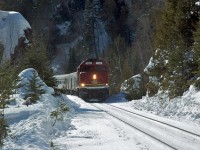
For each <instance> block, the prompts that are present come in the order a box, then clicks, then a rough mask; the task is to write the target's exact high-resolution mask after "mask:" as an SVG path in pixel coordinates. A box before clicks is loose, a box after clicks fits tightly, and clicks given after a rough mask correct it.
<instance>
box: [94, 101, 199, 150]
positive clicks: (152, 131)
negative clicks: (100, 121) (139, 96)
mask: <svg viewBox="0 0 200 150" xmlns="http://www.w3.org/2000/svg"><path fill="white" fill-rule="evenodd" d="M91 105H92V106H94V107H96V108H97V109H100V110H102V111H104V112H105V113H107V114H109V115H111V116H112V117H114V118H116V119H118V120H120V121H121V122H123V123H125V124H127V125H129V126H131V127H132V128H134V129H136V130H139V131H140V132H142V133H144V134H146V135H148V136H149V137H151V138H153V139H155V140H157V141H159V142H160V143H162V144H164V145H165V146H167V147H168V148H169V149H176V150H179V149H180V150H183V149H182V148H183V147H184V148H185V150H199V149H200V128H197V127H194V128H193V129H189V128H188V127H187V126H186V127H184V126H182V125H180V124H179V123H178V122H177V124H176V125H173V123H174V122H176V121H173V122H170V120H167V121H166V120H165V119H159V120H158V119H155V118H153V115H150V116H147V115H145V114H141V113H138V112H137V111H132V110H125V109H124V108H121V107H117V106H113V105H109V104H98V103H93V104H91ZM195 128H196V130H195Z"/></svg>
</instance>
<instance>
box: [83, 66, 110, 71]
mask: <svg viewBox="0 0 200 150" xmlns="http://www.w3.org/2000/svg"><path fill="white" fill-rule="evenodd" d="M93 71H97V72H106V71H107V69H106V67H105V66H84V67H82V68H81V69H80V72H93Z"/></svg>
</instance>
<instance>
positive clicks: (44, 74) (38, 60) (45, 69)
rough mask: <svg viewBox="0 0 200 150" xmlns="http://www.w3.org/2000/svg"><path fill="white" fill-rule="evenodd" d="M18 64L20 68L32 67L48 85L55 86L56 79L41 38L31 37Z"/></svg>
mask: <svg viewBox="0 0 200 150" xmlns="http://www.w3.org/2000/svg"><path fill="white" fill-rule="evenodd" d="M20 66H21V67H20V68H22V69H27V68H34V69H35V70H37V72H38V74H39V76H40V77H41V78H42V79H43V81H44V82H45V83H46V84H47V85H48V86H52V87H53V86H55V84H56V80H55V78H54V77H53V70H52V68H51V66H50V61H49V60H48V58H47V46H46V44H45V42H44V40H43V39H42V38H38V39H37V38H36V37H33V41H32V43H31V45H30V46H29V47H28V48H27V51H26V53H25V55H24V58H23V60H22V62H21V65H20Z"/></svg>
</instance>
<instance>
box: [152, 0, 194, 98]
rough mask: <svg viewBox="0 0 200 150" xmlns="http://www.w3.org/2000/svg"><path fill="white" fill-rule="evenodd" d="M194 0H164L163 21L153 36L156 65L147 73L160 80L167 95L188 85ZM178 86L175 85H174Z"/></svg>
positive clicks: (184, 88)
mask: <svg viewBox="0 0 200 150" xmlns="http://www.w3.org/2000/svg"><path fill="white" fill-rule="evenodd" d="M192 4H194V1H193V0H190V1H182V0H177V1H174V0H167V1H166V2H165V10H164V12H163V16H162V18H163V20H162V22H161V24H160V25H159V26H158V28H157V31H156V36H155V41H154V42H155V49H157V50H156V52H155V54H154V56H153V59H154V62H155V67H154V69H153V70H152V71H151V72H150V75H153V76H156V77H158V78H159V80H160V81H161V89H162V90H164V91H166V90H167V91H168V92H169V96H170V98H173V97H175V96H178V95H181V94H182V93H183V92H184V91H185V90H186V89H187V88H188V84H187V82H188V81H187V80H188V79H190V77H191V76H192V75H191V68H190V66H191V63H192V62H190V61H189V60H188V55H189V54H190V53H191V46H192V43H193V32H194V24H195V23H196V20H192V15H193V14H192V13H191V11H192V8H193V7H192V6H193V5H192ZM177 86H178V88H177Z"/></svg>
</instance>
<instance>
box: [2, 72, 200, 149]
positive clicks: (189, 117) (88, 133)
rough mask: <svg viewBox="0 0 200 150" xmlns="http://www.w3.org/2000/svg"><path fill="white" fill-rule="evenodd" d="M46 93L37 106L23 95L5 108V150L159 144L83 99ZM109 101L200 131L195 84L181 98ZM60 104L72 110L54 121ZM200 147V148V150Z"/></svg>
mask: <svg viewBox="0 0 200 150" xmlns="http://www.w3.org/2000/svg"><path fill="white" fill-rule="evenodd" d="M27 71H33V70H32V69H28V70H27ZM27 75H28V73H26V71H25V72H22V73H21V77H24V78H27ZM44 87H45V88H47V89H48V87H46V86H44ZM46 91H47V92H46V93H45V94H43V95H42V96H41V98H40V100H39V101H38V102H37V103H36V104H33V105H29V106H26V105H23V102H24V99H23V96H22V95H23V94H22V93H18V94H16V95H14V96H13V101H12V103H10V104H9V105H8V108H6V109H5V117H6V119H7V123H8V125H9V132H8V136H7V137H6V139H5V140H4V146H3V148H2V149H3V150H13V149H18V150H45V149H46V150H49V149H56V150H57V149H58V150H65V149H69V150H93V149H95V150H111V149H113V150H121V149H123V150H133V149H134V150H141V149H142V150H150V149H152V150H155V149H158V147H159V145H158V143H156V142H150V140H149V139H148V137H146V136H143V135H141V134H140V133H138V132H137V131H132V130H131V129H130V128H129V127H128V126H127V125H125V124H124V125H123V124H120V123H119V121H118V120H117V119H116V120H115V119H113V118H112V117H111V116H109V115H106V114H105V112H102V111H100V110H98V109H96V108H94V107H92V105H90V103H86V102H84V101H83V100H82V99H80V98H79V97H77V96H72V95H62V96H53V95H52V94H53V92H52V91H51V90H46ZM20 92H22V91H20ZM158 97H160V98H158ZM105 103H109V104H111V103H112V105H115V106H120V107H123V108H126V109H129V110H130V109H131V110H135V109H137V110H140V111H142V112H147V113H153V114H154V115H159V116H162V117H164V118H165V117H167V118H170V119H171V118H172V122H173V120H174V123H177V122H176V121H177V120H178V121H180V122H182V123H187V126H191V128H192V127H194V126H196V127H197V128H199V129H200V92H199V91H196V90H195V88H194V87H193V86H191V87H190V89H189V90H188V91H187V92H186V93H184V95H183V96H182V97H178V98H175V99H173V100H171V101H168V99H167V98H164V96H163V97H162V98H161V94H160V95H158V96H157V97H151V98H149V97H144V98H143V99H141V100H137V101H130V102H128V101H127V100H126V99H125V98H124V95H123V94H118V95H115V96H112V97H110V98H109V99H107V100H106V102H105ZM60 104H63V105H65V106H67V107H68V108H70V109H69V111H67V112H63V113H60V114H59V115H58V119H57V120H55V119H56V118H55V117H52V116H51V114H52V112H55V111H58V110H59V106H60ZM198 149H199V147H197V148H196V150H198Z"/></svg>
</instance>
